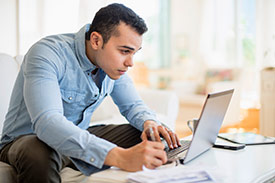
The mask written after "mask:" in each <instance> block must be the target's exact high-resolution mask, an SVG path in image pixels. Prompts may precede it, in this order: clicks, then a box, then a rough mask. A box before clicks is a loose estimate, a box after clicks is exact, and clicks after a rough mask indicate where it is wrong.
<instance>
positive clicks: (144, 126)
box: [143, 120, 159, 129]
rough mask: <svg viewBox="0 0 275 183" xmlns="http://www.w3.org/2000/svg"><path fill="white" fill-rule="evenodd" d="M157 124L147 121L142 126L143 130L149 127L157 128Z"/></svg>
mask: <svg viewBox="0 0 275 183" xmlns="http://www.w3.org/2000/svg"><path fill="white" fill-rule="evenodd" d="M158 125H159V124H158V123H157V122H155V121H153V120H147V121H145V122H144V124H143V129H145V128H147V127H149V126H158Z"/></svg>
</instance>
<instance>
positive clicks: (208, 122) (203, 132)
mask: <svg viewBox="0 0 275 183" xmlns="http://www.w3.org/2000/svg"><path fill="white" fill-rule="evenodd" d="M233 91H234V89H230V90H226V91H222V92H217V93H211V94H208V95H207V98H206V100H205V103H204V105H203V108H202V112H201V115H200V118H199V121H198V124H197V127H196V130H195V132H194V134H193V138H192V141H191V143H190V146H189V149H188V150H187V152H186V156H185V158H184V160H183V163H187V162H189V161H191V160H192V159H194V158H196V157H197V156H199V155H200V154H202V153H204V152H205V151H207V150H209V149H210V148H211V147H212V146H213V145H214V143H215V141H216V138H217V136H218V133H219V131H220V128H221V126H222V122H223V119H224V116H225V113H226V111H227V108H228V106H229V103H230V100H231V97H232V95H233Z"/></svg>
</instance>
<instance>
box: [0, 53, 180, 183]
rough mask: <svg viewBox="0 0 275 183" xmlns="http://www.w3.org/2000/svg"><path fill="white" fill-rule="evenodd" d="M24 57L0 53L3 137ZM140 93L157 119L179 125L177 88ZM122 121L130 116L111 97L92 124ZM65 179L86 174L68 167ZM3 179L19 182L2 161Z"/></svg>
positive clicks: (63, 174)
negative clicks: (174, 90) (122, 112)
mask: <svg viewBox="0 0 275 183" xmlns="http://www.w3.org/2000/svg"><path fill="white" fill-rule="evenodd" d="M22 60H23V56H21V55H19V56H16V57H12V56H10V55H8V54H4V53H0V86H1V92H0V102H1V105H0V136H1V134H2V128H3V122H4V118H5V114H6V112H7V110H8V105H9V100H10V96H11V91H12V88H13V84H14V82H15V79H16V76H17V73H18V71H19V68H20V65H21V63H22ZM138 92H139V94H140V96H141V97H142V99H143V100H144V102H145V103H146V104H147V105H148V106H149V107H150V108H151V109H153V110H154V111H155V112H156V114H157V118H158V119H159V120H160V121H161V122H163V123H164V124H165V125H167V126H168V127H169V128H171V129H174V128H175V121H176V118H177V114H178V109H179V100H178V97H177V95H176V94H175V93H174V92H173V91H168V90H156V89H144V88H143V89H139V90H138ZM109 123H112V124H121V123H127V121H126V119H125V118H124V117H123V116H121V115H120V113H119V110H118V108H117V107H116V106H115V104H114V103H113V101H112V99H111V98H110V97H109V98H108V97H107V98H106V99H105V100H104V101H103V102H102V104H101V105H100V106H99V108H98V109H97V110H96V111H95V113H94V114H93V117H92V119H91V125H95V124H109ZM61 177H62V182H83V180H84V179H85V176H84V175H82V174H81V172H78V171H74V170H72V169H70V168H65V169H63V170H62V171H61ZM0 182H5V183H13V182H16V173H15V171H14V170H13V168H12V167H11V166H10V165H8V164H6V163H4V162H0Z"/></svg>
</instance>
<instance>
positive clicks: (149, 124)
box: [141, 121, 181, 149]
mask: <svg viewBox="0 0 275 183" xmlns="http://www.w3.org/2000/svg"><path fill="white" fill-rule="evenodd" d="M143 127H144V130H143V132H142V134H141V138H142V140H143V141H144V140H148V137H147V134H146V131H147V130H148V129H149V128H152V129H153V131H154V134H155V139H156V140H157V141H158V142H161V140H160V134H161V135H162V136H163V138H164V139H165V141H166V142H167V145H168V147H169V148H170V149H174V148H177V147H179V146H181V145H180V142H179V138H178V136H177V134H175V133H174V132H172V131H171V130H170V129H168V128H166V127H164V126H161V125H158V124H157V123H156V122H154V121H146V122H145V123H144V125H143Z"/></svg>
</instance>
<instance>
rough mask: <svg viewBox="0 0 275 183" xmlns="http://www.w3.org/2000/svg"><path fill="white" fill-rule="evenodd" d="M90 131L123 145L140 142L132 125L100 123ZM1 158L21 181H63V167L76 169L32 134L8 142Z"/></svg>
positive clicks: (137, 133) (139, 134) (127, 145)
mask: <svg viewBox="0 0 275 183" xmlns="http://www.w3.org/2000/svg"><path fill="white" fill-rule="evenodd" d="M87 130H88V131H89V132H90V133H92V134H94V135H96V136H98V137H100V138H103V139H106V140H108V141H110V142H113V143H114V144H117V145H118V146H120V147H124V148H128V147H131V146H134V145H136V144H138V143H140V142H141V138H140V136H141V132H140V131H138V130H137V129H135V128H134V127H132V126H131V125H129V124H123V125H98V126H92V127H90V128H88V129H87ZM0 161H3V162H6V163H8V164H10V165H11V166H12V167H13V168H14V169H15V171H16V173H17V182H18V183H38V182H39V183H50V182H51V183H56V182H61V177H60V175H59V172H60V171H61V170H62V169H63V168H64V167H71V168H73V169H76V167H75V166H74V165H73V163H72V162H71V161H70V160H69V158H68V157H66V156H63V155H61V154H60V153H58V152H57V151H55V150H54V149H52V148H51V147H49V146H48V145H47V144H45V143H44V142H42V141H41V140H39V139H38V138H37V136H36V135H33V134H32V135H23V136H20V137H18V138H17V139H15V140H14V141H13V142H11V143H9V144H7V145H5V146H4V147H3V148H2V150H1V152H0Z"/></svg>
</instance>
